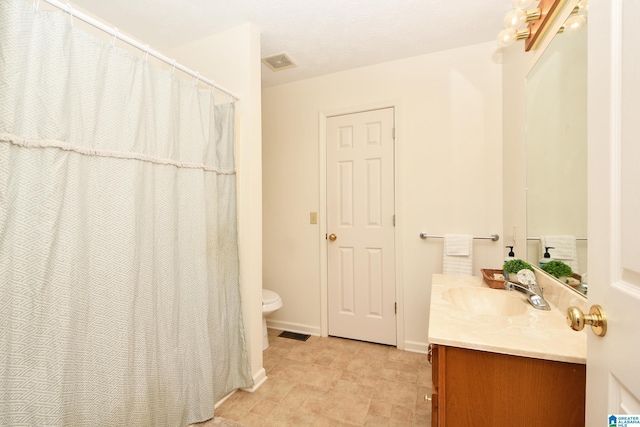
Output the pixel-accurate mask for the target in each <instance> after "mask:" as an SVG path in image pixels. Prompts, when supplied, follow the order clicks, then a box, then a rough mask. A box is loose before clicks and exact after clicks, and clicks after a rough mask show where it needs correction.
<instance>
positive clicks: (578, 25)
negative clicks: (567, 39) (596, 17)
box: [564, 15, 587, 32]
mask: <svg viewBox="0 0 640 427" xmlns="http://www.w3.org/2000/svg"><path fill="white" fill-rule="evenodd" d="M586 23H587V19H586V18H585V17H584V16H583V15H572V16H570V17H569V18H567V20H566V21H564V28H565V29H566V30H567V31H572V32H577V31H580V30H581V29H582V27H584V26H585V24H586Z"/></svg>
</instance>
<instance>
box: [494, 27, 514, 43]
mask: <svg viewBox="0 0 640 427" xmlns="http://www.w3.org/2000/svg"><path fill="white" fill-rule="evenodd" d="M516 37H517V32H516V30H515V29H513V28H505V29H504V30H502V31H500V32H499V33H498V40H497V41H498V47H507V46H510V45H512V44H513V43H514V42H515V41H516Z"/></svg>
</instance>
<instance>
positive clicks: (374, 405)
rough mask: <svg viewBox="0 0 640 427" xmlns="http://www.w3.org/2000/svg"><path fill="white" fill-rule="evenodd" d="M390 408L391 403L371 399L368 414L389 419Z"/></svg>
mask: <svg viewBox="0 0 640 427" xmlns="http://www.w3.org/2000/svg"><path fill="white" fill-rule="evenodd" d="M392 407H393V405H392V404H391V403H388V402H383V401H381V400H375V399H371V403H370V404H369V413H370V414H373V415H380V416H383V417H387V418H389V417H390V416H391V408H392Z"/></svg>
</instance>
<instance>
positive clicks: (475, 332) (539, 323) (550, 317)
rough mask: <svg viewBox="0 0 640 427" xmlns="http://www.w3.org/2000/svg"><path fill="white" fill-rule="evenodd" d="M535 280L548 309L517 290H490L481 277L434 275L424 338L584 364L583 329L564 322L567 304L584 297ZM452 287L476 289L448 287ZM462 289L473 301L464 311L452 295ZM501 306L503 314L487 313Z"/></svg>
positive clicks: (578, 302) (580, 303)
mask: <svg viewBox="0 0 640 427" xmlns="http://www.w3.org/2000/svg"><path fill="white" fill-rule="evenodd" d="M538 283H540V284H541V286H543V287H545V288H547V290H546V291H545V297H546V299H547V301H548V302H549V303H550V305H551V310H550V311H543V310H537V309H535V308H533V307H532V306H531V304H529V302H528V301H527V297H526V295H525V294H523V293H521V292H518V291H505V290H502V289H491V288H490V287H489V286H488V285H487V284H486V283H485V282H484V280H482V277H477V276H449V275H444V274H434V275H433V278H432V284H431V309H430V314H429V342H430V343H432V344H442V345H448V346H453V347H461V348H468V349H472V350H484V351H490V352H493V353H502V354H510V355H514V356H524V357H532V358H537V359H546V360H555V361H560V362H571V363H583V364H584V363H586V359H587V335H586V334H587V330H588V329H589V327H586V328H585V329H583V330H582V331H580V332H576V331H573V330H571V328H569V326H567V324H566V320H565V318H566V316H565V313H566V308H567V306H568V304H571V305H578V306H581V308H582V309H583V310H585V309H586V299H585V298H582V297H578V296H574V295H573V292H571V291H570V290H568V289H567V290H566V291H565V290H564V289H562V285H560V284H558V285H555V284H549V283H544V284H543V283H542V281H541V280H538ZM556 286H557V287H556ZM454 288H480V289H472V290H470V291H467V290H463V289H458V290H455V291H451V290H452V289H454ZM465 292H469V293H473V295H472V296H471V298H469V300H473V301H474V302H473V303H472V304H471V305H469V307H468V309H467V308H465V307H463V305H464V304H460V301H461V300H460V299H456V296H459V295H462V294H463V293H465ZM465 296H466V295H465ZM511 298H515V299H516V301H512V300H511ZM453 299H455V301H452V300H453ZM476 301H477V302H476ZM494 301H495V303H494ZM456 302H457V303H456ZM463 302H464V301H463ZM518 303H519V304H522V305H523V306H524V307H525V309H522V308H521V307H520V305H519V304H518ZM502 306H504V307H505V310H506V311H503V312H504V313H506V314H507V315H494V314H488V313H493V311H494V310H498V309H499V307H502ZM474 312H475V313H474Z"/></svg>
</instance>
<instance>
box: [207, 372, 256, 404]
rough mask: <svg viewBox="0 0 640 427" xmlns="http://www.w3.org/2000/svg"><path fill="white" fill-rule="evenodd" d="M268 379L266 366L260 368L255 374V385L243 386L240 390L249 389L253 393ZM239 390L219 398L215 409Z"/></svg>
mask: <svg viewBox="0 0 640 427" xmlns="http://www.w3.org/2000/svg"><path fill="white" fill-rule="evenodd" d="M266 380H267V371H265V370H264V368H262V369H260V370H259V371H258V373H257V374H255V375H254V376H253V386H251V387H245V388H241V389H240V390H243V391H248V392H249V393H253V392H254V391H256V390H257V389H258V388H260V386H261V385H262V384H264V382H265V381H266ZM236 391H238V390H233V391H232V392H231V393H229V394H227V395H226V396H225V397H223V398H222V399H220V400H218V401H217V402H216V404H215V406H214V408H215V409H218V406H220V405H222V404H223V403H224V402H225V400H227V399H228V398H230V397H231V396H233V393H235V392H236Z"/></svg>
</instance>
